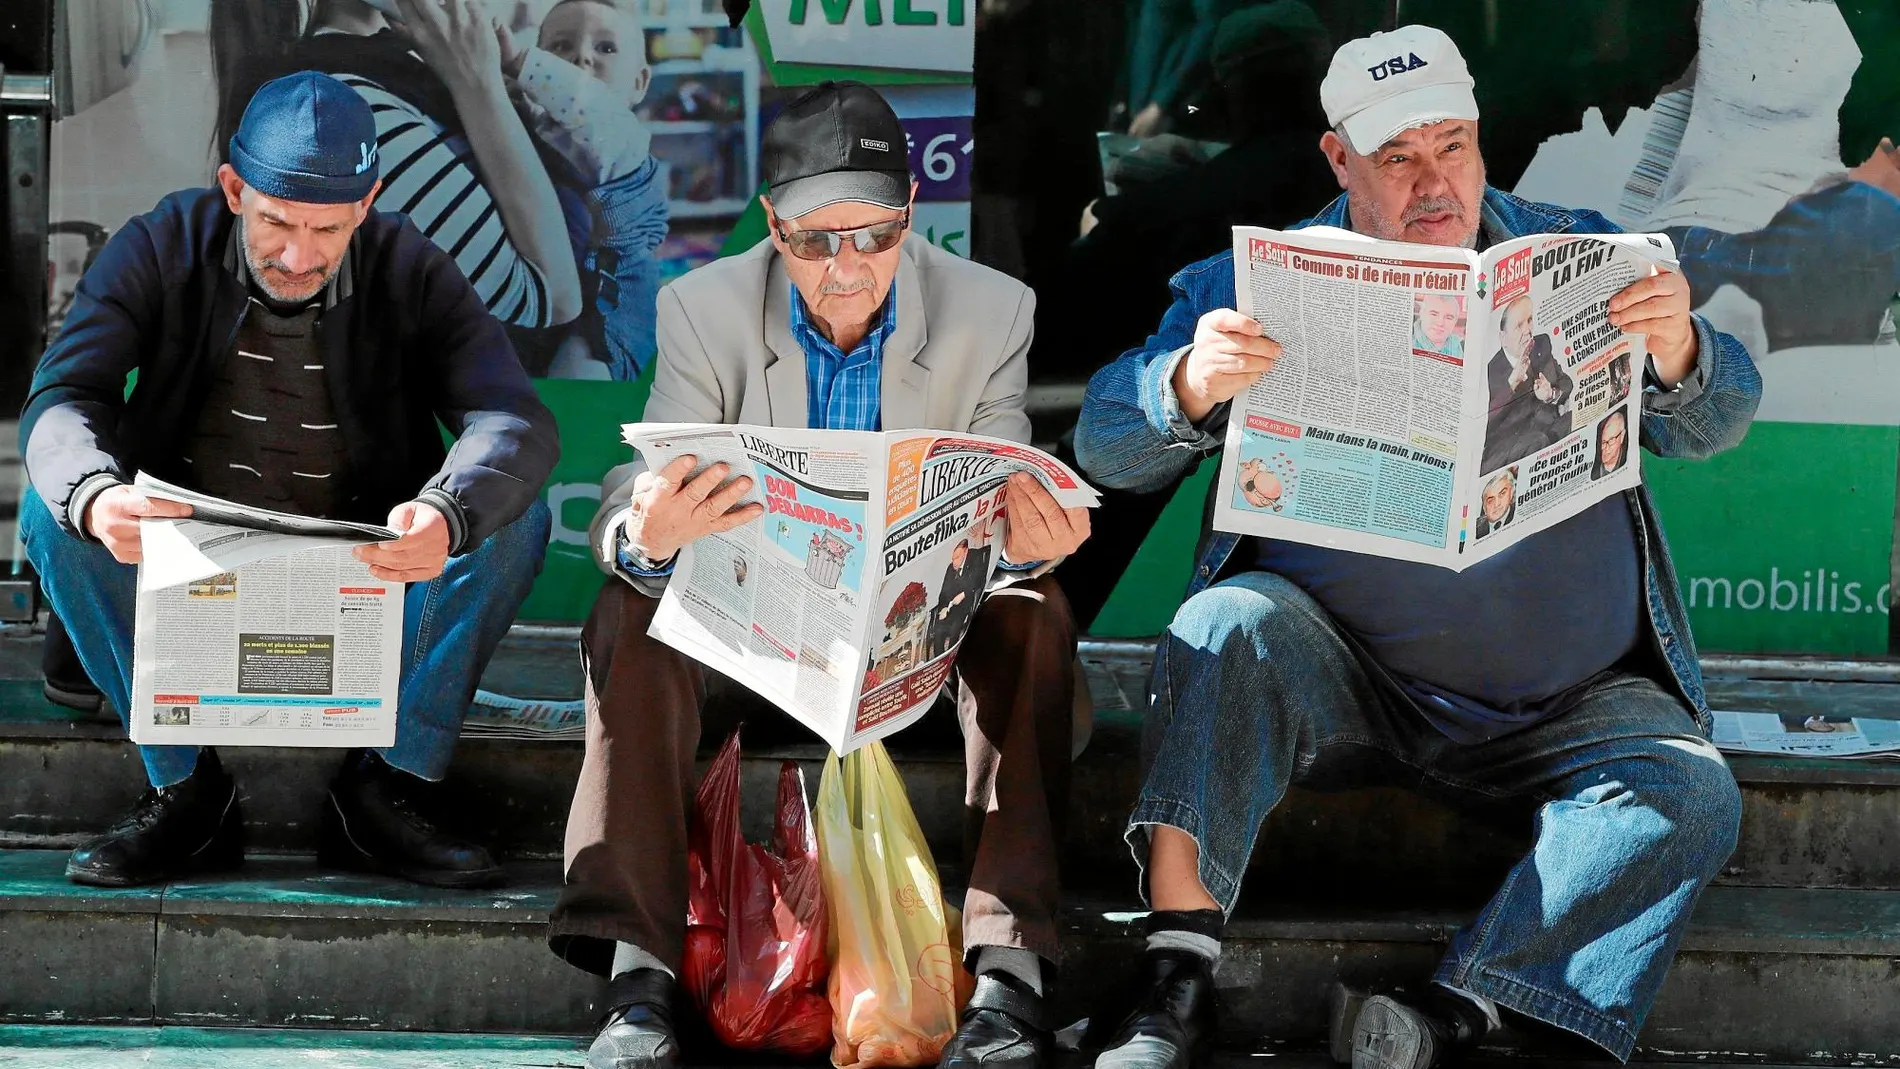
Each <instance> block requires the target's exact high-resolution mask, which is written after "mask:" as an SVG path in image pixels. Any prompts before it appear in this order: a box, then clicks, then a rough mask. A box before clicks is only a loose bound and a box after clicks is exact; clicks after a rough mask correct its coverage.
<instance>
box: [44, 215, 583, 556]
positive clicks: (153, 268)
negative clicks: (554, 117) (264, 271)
mask: <svg viewBox="0 0 1900 1069" xmlns="http://www.w3.org/2000/svg"><path fill="white" fill-rule="evenodd" d="M236 224H237V216H235V215H233V214H232V213H231V211H230V210H229V208H228V207H227V206H226V204H225V200H224V194H223V193H222V192H221V191H219V190H217V189H193V190H184V191H181V192H178V193H174V194H172V195H171V196H169V197H166V198H165V199H164V200H162V201H160V202H159V204H158V207H156V208H154V209H152V210H151V211H150V212H147V213H146V214H144V215H142V216H139V217H138V218H136V219H133V220H131V221H130V222H128V223H126V225H125V226H123V227H121V228H120V230H119V232H118V233H117V234H114V235H113V237H112V240H111V241H109V242H108V243H107V244H106V247H105V249H104V250H103V251H102V252H101V253H100V254H99V259H98V261H97V262H96V263H94V264H93V265H92V267H91V269H90V270H88V271H87V272H86V274H85V277H84V278H83V279H81V280H80V283H79V288H78V292H77V293H76V294H75V295H74V298H73V305H72V311H71V313H70V314H69V315H68V316H67V317H66V322H65V325H64V327H63V328H62V329H61V330H60V332H59V336H58V337H56V338H54V339H53V342H52V344H51V345H49V346H48V347H47V350H46V355H45V356H44V357H42V358H41V360H40V366H39V370H38V371H36V372H35V373H34V375H33V387H32V390H31V392H30V393H29V394H28V396H27V402H26V411H25V412H24V413H23V414H22V416H21V419H20V448H21V450H22V453H23V455H24V456H25V458H26V469H27V475H28V476H29V478H31V480H32V483H33V486H34V488H35V489H36V490H38V491H39V494H40V496H41V497H42V498H43V499H44V500H45V501H46V503H47V506H48V507H49V508H50V510H51V511H52V513H53V515H54V517H56V518H57V519H58V520H59V522H60V524H61V525H62V526H64V527H66V528H67V529H68V530H69V531H71V530H73V526H72V517H71V516H69V515H68V507H69V504H70V503H71V500H72V497H73V493H74V491H75V490H77V489H78V488H79V487H80V486H81V484H83V483H85V482H87V480H88V479H90V478H91V477H92V476H95V475H99V474H101V473H107V474H110V475H113V476H116V477H118V478H120V479H123V480H128V481H129V480H130V479H131V477H132V476H133V475H134V474H135V473H136V472H139V471H146V472H150V473H151V474H153V475H156V476H158V477H159V478H161V479H167V480H170V481H173V482H177V483H180V484H184V485H190V482H191V476H190V471H189V468H188V467H187V466H186V465H185V463H184V461H183V457H184V453H185V443H186V440H187V438H188V436H189V435H190V433H191V431H192V428H193V427H194V426H196V424H197V419H198V410H199V408H200V406H201V405H202V404H203V401H204V398H205V395H206V392H207V391H208V389H209V388H210V385H211V383H212V381H213V379H214V377H215V376H216V374H217V371H218V368H219V367H220V365H221V363H222V362H223V361H224V360H226V359H228V358H229V357H230V355H231V350H232V344H233V340H234V339H235V337H236V334H237V329H238V324H239V322H240V321H241V319H242V317H243V315H244V313H245V310H246V309H247V308H248V307H250V301H249V299H248V293H247V290H246V287H245V285H244V283H243V281H242V280H241V279H240V278H239V276H238V275H237V273H236V271H235V270H234V267H235V262H236V261H235V259H234V258H233V256H232V250H233V244H232V231H233V229H234V228H235V226H236ZM333 292H334V294H335V295H336V299H335V300H334V303H330V304H328V306H327V307H326V308H325V309H324V310H323V311H322V312H321V313H320V314H319V316H318V319H317V339H318V344H319V345H320V346H321V347H322V349H323V353H324V363H325V365H326V367H327V369H328V372H327V373H328V376H329V382H330V394H331V401H332V403H333V404H334V405H335V407H336V414H337V422H338V423H339V424H340V425H341V430H342V432H343V436H344V440H345V443H346V446H347V449H348V452H349V484H348V485H349V488H350V495H349V498H348V500H347V503H346V505H345V508H344V512H343V514H342V515H340V516H337V517H332V518H335V519H350V520H362V521H367V522H372V523H381V522H383V520H385V519H386V518H387V517H388V514H389V510H390V509H391V508H394V507H395V506H396V505H398V504H401V503H402V502H404V501H410V500H414V499H417V498H421V499H423V500H426V501H429V502H430V503H431V504H435V505H436V506H437V507H439V508H441V509H442V510H443V512H444V514H445V515H447V517H448V520H449V524H450V527H451V530H452V532H453V534H452V546H451V551H452V552H456V553H461V552H466V551H467V550H469V549H472V548H474V547H475V546H477V545H479V544H480V543H481V542H482V541H483V540H484V539H486V538H487V537H488V536H489V535H490V534H492V533H494V532H495V531H496V530H497V529H499V528H501V527H502V526H504V525H506V524H508V523H509V522H511V521H513V520H514V519H515V518H516V517H518V516H520V515H521V514H522V512H523V511H524V510H526V509H527V507H528V504H529V503H530V502H531V501H533V500H534V498H535V496H536V495H537V494H539V493H540V491H541V484H542V483H543V482H544V481H545V480H546V479H547V477H548V474H549V472H551V471H552V470H553V469H554V462H555V461H556V460H557V459H558V458H559V456H560V440H559V435H558V432H557V431H556V429H555V425H554V416H553V414H552V413H550V412H549V411H548V410H547V407H546V406H545V405H543V404H542V403H541V400H540V398H539V397H538V396H537V395H536V394H535V391H534V387H533V385H532V384H531V383H530V382H529V380H528V376H527V373H526V372H524V371H523V370H522V368H521V362H520V360H519V358H517V357H516V355H515V351H514V347H513V346H511V345H510V344H509V343H508V338H507V336H506V335H505V334H504V333H503V331H502V327H501V324H500V323H499V322H498V321H496V319H495V318H494V316H492V315H490V314H489V312H488V309H487V308H486V307H484V306H483V305H482V301H481V298H479V297H477V296H476V294H475V291H474V289H473V288H472V287H471V286H470V285H469V284H468V280H467V279H466V278H465V277H463V275H462V272H461V270H460V269H459V268H457V267H456V266H455V261H454V260H452V259H450V258H449V256H448V255H447V254H446V253H444V252H442V251H441V250H440V249H438V248H436V246H435V245H433V244H431V243H430V241H429V239H428V238H426V237H424V236H423V235H422V233H421V231H419V230H417V229H416V228H415V226H414V225H412V224H411V223H410V222H409V221H408V220H407V219H406V218H404V217H403V216H400V215H393V214H389V213H385V212H378V211H375V210H371V211H370V213H369V215H368V217H367V218H365V219H364V220H363V225H362V226H361V227H359V228H358V229H357V231H356V234H355V236H354V237H353V238H352V239H351V241H350V250H349V254H348V256H347V257H346V259H345V260H344V264H343V267H342V270H341V274H340V275H339V277H338V280H337V283H336V285H335V286H334V287H333ZM134 372H136V373H137V375H138V378H137V382H136V384H135V385H134V386H133V388H132V390H131V393H130V395H129V396H128V395H127V392H126V378H127V376H128V375H130V374H132V373H134ZM438 421H440V426H441V427H447V428H448V431H449V433H450V434H451V435H452V436H454V438H455V444H454V448H453V450H449V449H446V448H445V447H444V445H443V440H442V432H441V429H440V427H439V426H438ZM74 533H78V532H76V531H75V532H74Z"/></svg>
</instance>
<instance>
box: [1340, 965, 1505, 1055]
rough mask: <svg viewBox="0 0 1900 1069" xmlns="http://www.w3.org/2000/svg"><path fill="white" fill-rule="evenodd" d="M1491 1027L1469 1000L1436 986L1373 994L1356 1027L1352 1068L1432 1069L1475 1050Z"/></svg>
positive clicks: (1353, 1039) (1360, 1011) (1360, 1012)
mask: <svg viewBox="0 0 1900 1069" xmlns="http://www.w3.org/2000/svg"><path fill="white" fill-rule="evenodd" d="M1490 1028H1491V1022H1490V1021H1489V1020H1488V1019H1487V1018H1486V1017H1485V1015H1484V1011H1483V1010H1481V1009H1479V1008H1478V1007H1477V1005H1476V1004H1475V1003H1473V1002H1472V1001H1471V1000H1470V999H1467V998H1463V997H1461V996H1459V995H1455V994H1453V993H1451V992H1450V991H1447V990H1445V989H1444V988H1442V987H1439V986H1437V985H1433V986H1432V987H1431V988H1430V989H1428V990H1427V991H1426V992H1425V993H1424V994H1422V995H1407V994H1404V993H1399V992H1395V993H1393V994H1389V995H1374V996H1373V997H1371V998H1369V999H1367V1000H1366V1004H1365V1005H1364V1006H1363V1007H1361V1008H1360V1010H1359V1016H1358V1017H1357V1018H1355V1019H1354V1021H1353V1025H1352V1069H1433V1067H1434V1066H1438V1065H1444V1064H1446V1063H1447V1062H1449V1061H1451V1060H1453V1059H1454V1058H1455V1057H1456V1056H1457V1055H1458V1054H1460V1053H1462V1052H1464V1051H1466V1050H1468V1049H1470V1048H1471V1047H1474V1046H1476V1045H1477V1044H1478V1041H1479V1040H1482V1039H1483V1038H1484V1036H1485V1033H1486V1032H1488V1031H1490Z"/></svg>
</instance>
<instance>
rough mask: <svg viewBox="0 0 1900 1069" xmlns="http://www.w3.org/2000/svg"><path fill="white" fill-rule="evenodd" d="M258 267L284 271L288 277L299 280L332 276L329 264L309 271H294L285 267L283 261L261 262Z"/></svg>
mask: <svg viewBox="0 0 1900 1069" xmlns="http://www.w3.org/2000/svg"><path fill="white" fill-rule="evenodd" d="M257 266H259V267H269V268H274V269H276V270H278V271H282V272H283V273H284V274H286V275H294V276H296V277H297V278H305V277H308V276H312V275H314V276H317V277H319V278H328V277H329V275H330V265H329V264H322V265H320V266H317V267H313V268H311V269H310V270H308V271H292V270H291V269H290V268H288V267H285V266H284V263H283V261H282V260H259V261H258V262H257Z"/></svg>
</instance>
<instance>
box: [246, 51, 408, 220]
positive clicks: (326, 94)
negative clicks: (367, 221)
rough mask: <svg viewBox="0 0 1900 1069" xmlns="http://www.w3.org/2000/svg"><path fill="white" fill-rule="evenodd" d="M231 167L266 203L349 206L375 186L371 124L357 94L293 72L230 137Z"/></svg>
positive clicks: (269, 88)
mask: <svg viewBox="0 0 1900 1069" xmlns="http://www.w3.org/2000/svg"><path fill="white" fill-rule="evenodd" d="M231 167H232V169H234V170H236V171H237V173H238V177H239V178H242V179H244V181H245V184H247V185H249V186H250V187H251V188H252V189H255V190H257V191H258V192H259V193H263V194H265V195H266V196H271V197H276V198H278V199H279V200H289V201H296V202H298V203H300V204H347V203H349V202H351V201H358V200H362V199H363V198H364V197H367V196H369V191H370V188H371V187H372V186H374V185H375V184H376V118H375V116H373V115H371V114H370V110H369V105H368V104H366V103H364V101H363V98H362V97H360V96H357V95H356V91H355V90H353V89H351V88H350V87H349V86H347V85H344V84H343V83H342V82H339V81H337V80H336V79H335V78H332V77H330V76H329V75H327V74H319V73H317V72H316V71H298V72H297V73H295V74H287V75H285V76H284V77H282V78H279V79H277V80H276V81H273V82H266V83H265V84H264V87H263V88H262V89H259V90H258V91H257V95H256V96H253V97H252V98H251V103H250V105H249V106H248V107H246V108H245V109H244V119H243V121H242V122H240V123H239V124H238V130H237V133H236V134H234V135H232V137H231Z"/></svg>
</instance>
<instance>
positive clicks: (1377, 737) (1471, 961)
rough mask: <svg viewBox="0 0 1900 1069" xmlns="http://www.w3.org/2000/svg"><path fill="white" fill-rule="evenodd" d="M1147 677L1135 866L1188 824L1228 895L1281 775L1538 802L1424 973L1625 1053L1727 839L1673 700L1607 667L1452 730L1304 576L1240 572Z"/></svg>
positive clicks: (1733, 814)
mask: <svg viewBox="0 0 1900 1069" xmlns="http://www.w3.org/2000/svg"><path fill="white" fill-rule="evenodd" d="M1473 655H1474V656H1483V653H1482V651H1474V652H1473ZM1152 687H1153V691H1154V697H1153V702H1152V703H1151V705H1150V707H1149V712H1148V720H1147V725H1146V730H1145V732H1144V737H1143V742H1142V757H1143V765H1144V768H1145V772H1144V782H1143V784H1142V789H1141V797H1140V800H1139V801H1138V803H1137V805H1136V807H1135V811H1134V814H1133V815H1132V816H1131V817H1130V819H1129V826H1128V842H1129V846H1130V848H1131V849H1133V850H1134V852H1135V857H1136V860H1137V861H1138V862H1141V863H1142V864H1143V866H1144V868H1145V866H1146V858H1147V852H1148V842H1149V832H1148V829H1149V827H1150V826H1152V825H1156V824H1165V825H1168V826H1171V827H1175V828H1179V829H1180V830H1181V831H1183V832H1186V833H1187V834H1188V835H1190V836H1193V838H1194V839H1195V840H1196V841H1197V842H1198V843H1199V844H1200V878H1201V883H1202V884H1203V885H1204V886H1205V887H1206V888H1207V890H1208V892H1209V893H1210V894H1212V895H1213V896H1214V898H1215V899H1216V900H1217V901H1219V902H1220V904H1221V907H1222V909H1224V910H1226V911H1228V912H1230V913H1231V911H1232V910H1233V906H1234V901H1235V899H1236V898H1237V897H1238V895H1239V892H1240V880H1241V876H1242V874H1243V873H1244V872H1245V871H1246V869H1247V862H1248V859H1249V858H1250V856H1251V855H1252V853H1253V847H1254V842H1255V840H1256V838H1257V837H1258V834H1259V830H1260V826H1261V822H1262V821H1264V820H1265V819H1266V816H1267V814H1268V813H1269V812H1270V811H1271V810H1272V809H1273V807H1274V806H1275V805H1278V804H1279V802H1280V799H1281V798H1282V797H1283V796H1284V795H1285V794H1286V789H1287V787H1288V786H1289V785H1290V784H1295V783H1298V784H1301V785H1302V786H1307V787H1311V788H1316V789H1322V790H1323V789H1327V788H1342V787H1348V786H1356V785H1365V784H1369V783H1384V784H1394V785H1401V786H1406V787H1413V788H1417V789H1420V790H1423V791H1428V792H1431V793H1433V794H1436V795H1440V796H1444V797H1447V798H1449V799H1450V800H1452V801H1454V802H1458V801H1463V802H1472V803H1496V802H1498V801H1500V800H1503V799H1507V798H1528V799H1530V800H1532V801H1534V802H1535V803H1537V804H1538V806H1539V807H1540V808H1539V809H1538V811H1537V820H1536V843H1535V845H1534V846H1533V847H1532V848H1531V852H1530V854H1529V855H1528V856H1526V857H1525V858H1524V860H1523V861H1521V862H1519V863H1518V864H1517V866H1516V868H1514V869H1512V871H1511V874H1510V877H1509V878H1508V879H1507V880H1506V881H1505V883H1504V886H1503V888H1502V889H1500V890H1499V891H1498V892H1497V894H1496V895H1495V896H1494V897H1493V898H1492V899H1491V901H1490V902H1489V903H1488V904H1486V905H1485V907H1484V909H1483V911H1482V912H1481V913H1479V914H1478V917H1477V919H1476V920H1474V921H1473V922H1472V923H1471V924H1469V925H1467V926H1466V927H1464V928H1463V929H1461V930H1460V931H1459V932H1458V933H1457V935H1456V936H1455V937H1454V938H1453V940H1452V945H1451V949H1450V951H1449V953H1447V954H1446V956H1445V959H1444V962H1443V963H1442V964H1441V965H1440V966H1439V969H1438V974H1437V980H1438V981H1439V982H1442V983H1445V984H1449V985H1451V986H1454V987H1458V988H1461V989H1463V990H1466V991H1470V992H1473V993H1475V994H1479V995H1484V996H1486V997H1488V998H1490V999H1492V1000H1493V1001H1495V1002H1497V1003H1498V1004H1499V1005H1501V1006H1506V1007H1509V1008H1510V1009H1513V1010H1516V1011H1518V1012H1519V1013H1523V1014H1525V1015H1527V1016H1530V1017H1533V1018H1536V1019H1537V1020H1540V1021H1544V1022H1546V1023H1548V1024H1552V1025H1555V1026H1557V1027H1559V1028H1563V1029H1566V1030H1568V1031H1571V1032H1575V1033H1577V1034H1578V1035H1581V1036H1583V1037H1585V1038H1586V1039H1589V1040H1591V1041H1592V1042H1594V1043H1596V1044H1598V1045H1599V1046H1601V1047H1603V1048H1604V1049H1605V1050H1607V1051H1609V1052H1610V1053H1611V1054H1613V1055H1615V1056H1616V1057H1618V1058H1622V1059H1627V1058H1628V1057H1629V1054H1630V1051H1631V1049H1632V1048H1633V1047H1634V1046H1635V1043H1636V1034H1637V1031H1638V1030H1639V1029H1640V1028H1641V1027H1642V1023H1643V1018H1644V1017H1645V1016H1646V1015H1647V1014H1648V1012H1649V1007H1650V1005H1651V1003H1652V1002H1653V1001H1654V1000H1655V997H1656V992H1657V990H1658V988H1659V987H1661V985H1662V980H1663V976H1664V974H1665V973H1666V972H1667V971H1668V969H1669V963H1670V961H1671V960H1672V959H1673V958H1674V956H1675V953H1676V947H1677V945H1678V943H1679V942H1680V940H1681V935H1682V929H1683V926H1684V925H1685V923H1686V922H1687V921H1688V918H1689V914H1690V912H1691V910H1692V909H1693V908H1694V907H1695V903H1696V899H1697V897H1698V896H1699V895H1700V894H1701V892H1702V888H1703V886H1704V885H1705V884H1706V883H1708V881H1709V880H1710V879H1712V878H1714V876H1715V874H1716V873H1717V872H1718V871H1720V870H1721V868H1722V865H1723V864H1724V863H1725V862H1726V861H1727V860H1728V857H1729V855H1730V854H1731V853H1732V852H1733V851H1734V849H1735V837H1736V832H1737V829H1738V827H1739V825H1740V822H1741V795H1740V792H1739V791H1738V790H1737V788H1736V786H1735V778H1734V776H1733V775H1731V774H1730V772H1729V769H1728V765H1727V764H1726V763H1725V762H1724V761H1723V759H1722V756H1721V754H1720V753H1718V752H1717V751H1716V749H1715V747H1714V746H1713V745H1712V744H1710V743H1709V742H1708V740H1706V739H1704V738H1703V737H1702V736H1701V735H1700V734H1698V733H1697V729H1696V723H1695V720H1694V719H1693V715H1692V713H1691V710H1690V709H1689V707H1688V706H1687V705H1686V704H1684V702H1683V701H1682V699H1680V698H1679V697H1677V696H1675V695H1674V694H1672V693H1670V692H1668V691H1666V690H1664V689H1663V688H1662V687H1661V686H1659V685H1658V684H1657V683H1655V682H1654V681H1653V680H1650V679H1648V678H1646V677H1643V676H1639V675H1633V674H1630V673H1627V672H1621V671H1611V672H1606V673H1603V674H1602V675H1601V676H1599V677H1598V678H1597V679H1595V680H1592V681H1591V683H1590V685H1589V686H1588V687H1587V688H1585V692H1584V694H1583V695H1582V697H1581V698H1580V700H1579V701H1578V704H1577V705H1576V706H1575V707H1573V708H1571V709H1570V710H1568V711H1566V712H1564V713H1562V714H1560V715H1558V716H1554V717H1551V718H1550V719H1547V720H1544V721H1541V722H1538V723H1535V724H1533V725H1531V726H1530V727H1527V728H1525V729H1524V730H1522V731H1519V732H1517V733H1515V734H1512V735H1507V736H1505V737H1503V738H1500V739H1496V740H1493V741H1491V742H1487V743H1483V744H1480V745H1472V746H1465V745H1459V744H1457V743H1453V742H1451V741H1450V740H1449V739H1446V738H1445V737H1444V736H1442V735H1440V734H1438V733H1437V732H1436V731H1435V730H1434V729H1433V728H1431V727H1430V726H1429V725H1428V724H1427V723H1426V721H1425V720H1424V718H1423V717H1422V716H1420V715H1419V714H1418V712H1417V711H1416V708H1415V707H1412V706H1411V705H1410V702H1409V700H1408V699H1407V698H1406V697H1405V696H1404V694H1403V692H1401V691H1399V690H1398V689H1397V687H1396V685H1395V684H1393V683H1392V681H1391V680H1390V678H1389V677H1388V676H1386V675H1385V673H1384V672H1383V670H1381V669H1380V668H1378V667H1377V665H1375V664H1371V663H1369V661H1368V659H1367V658H1366V657H1365V656H1364V655H1363V654H1362V653H1361V652H1360V649H1359V647H1358V646H1357V645H1356V643H1354V642H1353V641H1351V640H1350V639H1348V638H1347V637H1345V636H1344V635H1342V634H1341V632H1340V630H1339V628H1338V626H1337V625H1336V624H1335V623H1334V622H1333V621H1332V619H1331V618H1330V617H1329V616H1327V614H1326V612H1325V611H1324V610H1323V609H1321V608H1320V607H1319V605H1318V604H1317V603H1316V602H1314V601H1313V599H1312V598H1311V597H1309V596H1308V595H1307V594H1306V593H1305V592H1303V591H1301V590H1300V589H1299V588H1298V587H1296V586H1294V585H1293V584H1292V583H1290V582H1288V581H1287V580H1285V579H1283V578H1281V577H1279V576H1277V575H1273V574H1270V573H1267V572H1261V571H1254V572H1247V573H1243V574H1240V575H1237V576H1235V577H1233V578H1231V579H1228V580H1225V581H1223V582H1221V583H1219V584H1216V585H1215V586H1213V587H1210V588H1209V589H1207V590H1204V591H1202V592H1201V593H1199V594H1196V595H1194V596H1193V597H1192V598H1190V599H1188V601H1187V603H1186V604H1185V605H1183V606H1182V607H1181V609H1180V611H1179V612H1178V613H1177V614H1176V615H1175V618H1174V622H1173V623H1172V624H1171V625H1170V626H1169V628H1168V632H1167V634H1166V635H1164V636H1163V637H1162V640H1161V644H1160V646H1159V648H1158V649H1157V650H1156V652H1155V666H1154V678H1153V683H1152ZM1445 860H1446V863H1447V864H1457V863H1458V859H1457V858H1446V859H1445ZM1144 883H1145V880H1144Z"/></svg>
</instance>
